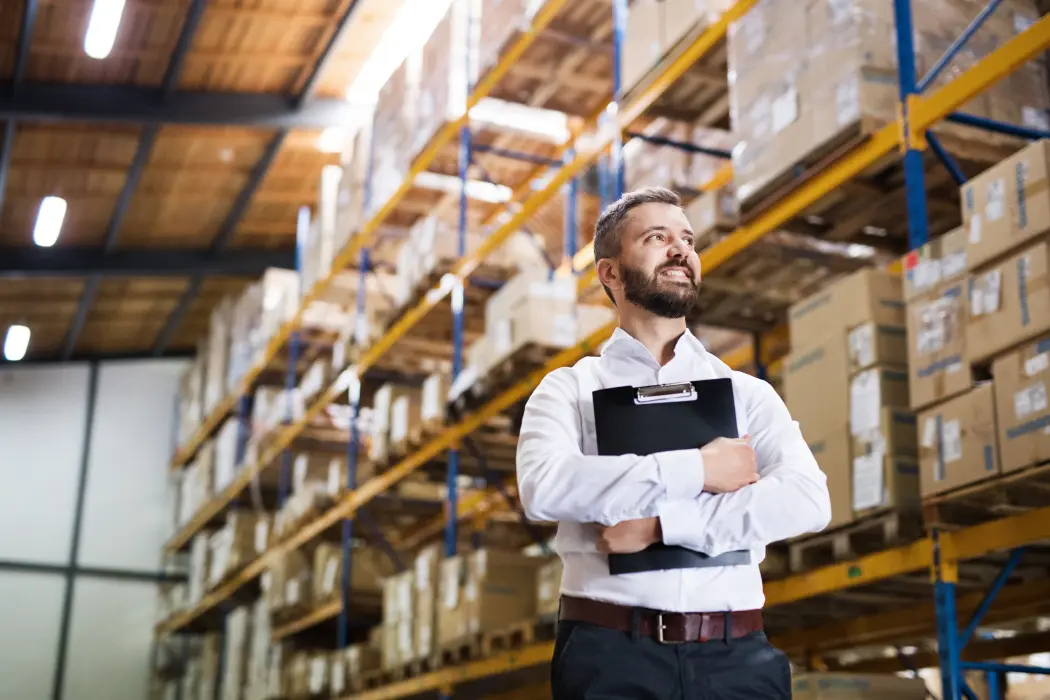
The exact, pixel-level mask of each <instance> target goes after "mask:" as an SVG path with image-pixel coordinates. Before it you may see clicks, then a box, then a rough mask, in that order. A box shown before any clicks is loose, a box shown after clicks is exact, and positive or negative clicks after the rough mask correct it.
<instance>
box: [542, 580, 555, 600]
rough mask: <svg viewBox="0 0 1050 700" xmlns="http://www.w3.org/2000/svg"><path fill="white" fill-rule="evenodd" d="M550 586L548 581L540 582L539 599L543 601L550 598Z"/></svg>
mask: <svg viewBox="0 0 1050 700" xmlns="http://www.w3.org/2000/svg"><path fill="white" fill-rule="evenodd" d="M551 588H552V586H551V584H550V581H544V582H543V583H541V584H540V591H539V592H540V600H544V601H545V600H550V599H551Z"/></svg>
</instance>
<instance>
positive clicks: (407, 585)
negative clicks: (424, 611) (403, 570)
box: [397, 576, 412, 615]
mask: <svg viewBox="0 0 1050 700" xmlns="http://www.w3.org/2000/svg"><path fill="white" fill-rule="evenodd" d="M397 601H398V606H399V607H400V608H401V614H402V615H408V614H409V613H411V612H412V579H410V578H408V577H407V576H402V577H401V578H400V579H399V580H398V582H397Z"/></svg>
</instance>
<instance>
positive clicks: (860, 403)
mask: <svg viewBox="0 0 1050 700" xmlns="http://www.w3.org/2000/svg"><path fill="white" fill-rule="evenodd" d="M849 393H850V407H849V424H850V434H851V435H863V434H865V433H867V432H869V431H872V430H878V429H879V408H880V406H881V405H882V396H881V393H882V391H881V384H880V383H879V372H878V370H876V369H872V370H868V371H866V372H861V373H860V374H858V375H857V376H856V377H854V378H853V381H852V382H850V387H849Z"/></svg>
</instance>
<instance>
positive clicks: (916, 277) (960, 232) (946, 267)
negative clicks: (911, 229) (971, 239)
mask: <svg viewBox="0 0 1050 700" xmlns="http://www.w3.org/2000/svg"><path fill="white" fill-rule="evenodd" d="M967 245H968V244H967V236H966V229H965V228H963V227H962V226H960V227H959V228H955V229H952V230H951V231H949V232H948V233H946V234H944V235H943V236H941V237H940V238H935V239H934V240H932V241H930V242H929V243H926V244H925V245H923V246H921V247H919V248H918V249H917V250H913V251H911V252H910V253H908V254H907V255H905V256H904V257H903V258H902V259H901V267H902V268H903V270H904V275H903V280H904V299H905V301H911V300H913V299H915V298H917V297H919V296H921V295H923V294H927V293H928V292H931V291H933V290H934V289H938V288H941V287H943V286H944V285H945V284H946V283H949V282H955V281H957V280H960V279H962V278H963V277H965V276H966V272H967V270H969V269H970V267H969V265H968V260H967V257H966V255H967Z"/></svg>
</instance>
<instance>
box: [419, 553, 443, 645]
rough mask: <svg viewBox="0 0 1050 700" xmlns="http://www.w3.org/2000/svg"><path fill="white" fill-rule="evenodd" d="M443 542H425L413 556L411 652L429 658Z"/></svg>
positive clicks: (434, 632) (433, 639) (434, 641)
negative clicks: (426, 543) (413, 603)
mask: <svg viewBox="0 0 1050 700" xmlns="http://www.w3.org/2000/svg"><path fill="white" fill-rule="evenodd" d="M442 548H443V545H442V544H441V543H440V542H439V543H435V544H431V545H427V546H426V547H424V548H423V549H421V550H420V551H419V553H418V554H417V555H416V562H415V567H414V568H415V576H414V577H413V580H412V586H413V595H414V596H415V611H414V612H415V620H414V622H413V625H412V627H413V629H412V642H413V645H412V646H413V648H412V655H413V658H415V659H430V658H432V657H433V656H434V655H435V652H436V651H437V624H438V588H439V583H440V577H441V559H442Z"/></svg>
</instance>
